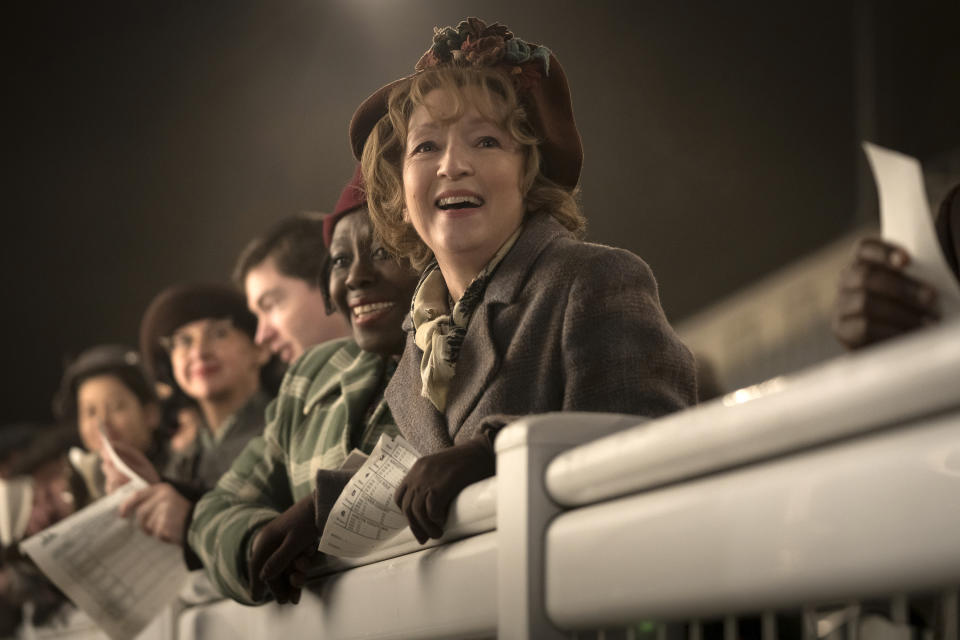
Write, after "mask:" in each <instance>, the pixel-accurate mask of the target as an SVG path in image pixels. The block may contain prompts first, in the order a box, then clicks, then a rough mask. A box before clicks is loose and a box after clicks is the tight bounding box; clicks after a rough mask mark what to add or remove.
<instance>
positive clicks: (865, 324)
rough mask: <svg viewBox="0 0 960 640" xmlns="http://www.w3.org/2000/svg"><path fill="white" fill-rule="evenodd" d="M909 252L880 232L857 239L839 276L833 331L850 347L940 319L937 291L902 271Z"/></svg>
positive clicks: (907, 330)
mask: <svg viewBox="0 0 960 640" xmlns="http://www.w3.org/2000/svg"><path fill="white" fill-rule="evenodd" d="M909 263H910V255H909V254H908V253H907V252H906V251H904V250H903V249H901V248H900V247H897V246H895V245H892V244H889V243H887V242H884V241H883V240H880V239H878V238H864V239H863V240H861V241H860V242H859V244H857V248H856V252H855V255H854V259H853V262H852V263H851V264H850V265H849V266H848V267H847V268H846V269H845V270H844V271H843V273H842V274H841V276H840V291H839V293H838V294H837V302H836V305H835V307H834V317H833V333H834V335H835V336H836V338H837V340H839V341H840V342H841V343H843V345H844V346H846V347H847V348H848V349H857V348H860V347H864V346H867V345H869V344H872V343H874V342H879V341H881V340H886V339H888V338H892V337H895V336H899V335H902V334H905V333H908V332H910V331H913V330H914V329H917V328H920V327H922V326H925V325H928V324H931V323H934V322H936V321H937V320H939V319H940V312H939V309H938V305H937V291H936V290H935V289H934V288H933V287H931V286H930V285H928V284H926V283H923V282H919V281H917V280H915V279H914V278H911V277H910V276H908V275H907V274H906V273H904V267H906V266H907V264H909Z"/></svg>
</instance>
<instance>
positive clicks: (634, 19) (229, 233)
mask: <svg viewBox="0 0 960 640" xmlns="http://www.w3.org/2000/svg"><path fill="white" fill-rule="evenodd" d="M6 13H7V15H6V17H5V18H4V26H3V30H4V31H5V32H6V33H5V37H4V43H5V44H4V45H3V46H4V48H5V49H7V51H6V53H5V55H4V62H5V64H4V69H5V73H4V80H5V81H4V84H5V85H6V86H5V91H4V95H5V96H6V99H5V101H6V103H7V107H8V113H9V115H8V117H7V125H8V134H7V136H5V139H6V140H7V141H8V144H7V145H6V146H7V154H6V155H7V157H8V161H7V166H8V167H9V168H10V169H8V170H12V171H11V173H9V174H8V181H9V182H8V186H9V190H8V198H7V202H8V206H7V207H6V211H5V214H4V220H5V223H6V224H5V226H6V233H5V234H4V250H3V260H4V264H3V267H4V268H3V272H4V275H5V286H4V299H5V305H4V306H5V312H4V313H3V336H4V337H5V338H6V349H5V351H6V358H5V359H4V362H5V366H4V373H5V376H6V377H7V380H6V385H5V386H6V389H5V390H6V393H5V394H4V397H5V400H4V403H3V407H2V415H0V422H4V423H5V422H10V421H13V420H20V419H45V418H47V417H49V403H50V397H51V395H52V393H53V391H54V389H55V387H56V384H57V381H58V379H59V376H60V371H61V366H62V362H63V358H64V357H65V356H67V355H69V354H75V353H77V352H78V351H79V350H81V349H83V348H85V347H87V346H90V345H93V344H96V343H100V342H105V341H109V342H124V343H128V344H135V341H136V336H137V329H138V324H139V321H140V316H141V314H142V312H143V310H144V308H145V306H146V304H147V303H148V302H149V300H150V299H151V298H152V297H153V296H154V295H155V294H156V293H157V292H158V291H159V290H160V289H161V288H162V287H164V286H166V285H168V284H171V283H174V282H180V281H188V280H190V281H192V280H225V279H226V278H227V277H228V276H229V273H230V269H231V266H232V264H233V261H234V259H235V257H236V255H237V253H238V252H239V251H240V249H241V248H242V247H243V245H244V244H245V243H246V242H247V241H248V240H249V239H250V238H251V237H253V236H254V235H255V234H257V233H259V232H260V231H262V230H263V229H264V228H265V227H266V226H267V225H268V224H269V223H271V222H272V221H273V220H276V219H277V218H280V217H282V216H285V215H288V214H291V213H294V212H296V211H302V210H320V211H323V210H329V208H330V207H331V206H332V205H333V203H334V202H335V200H336V197H337V195H338V192H339V189H340V188H341V186H342V184H343V183H344V181H345V180H346V179H347V178H348V177H349V175H350V172H351V170H352V162H353V161H352V159H351V157H350V153H349V149H348V145H347V134H346V126H347V122H348V120H349V118H350V115H351V114H352V112H353V109H354V107H355V106H356V105H357V104H359V102H360V101H361V100H362V99H363V98H364V97H366V96H367V95H368V94H369V93H371V92H372V91H373V90H375V89H376V88H377V87H379V86H380V85H381V84H383V83H385V82H387V81H390V80H393V79H395V78H397V77H399V76H401V75H405V74H407V73H409V72H410V71H411V70H412V67H413V64H414V62H415V61H416V60H417V58H418V57H419V55H420V54H421V53H422V52H423V51H424V50H425V49H426V48H427V46H428V45H429V44H430V38H431V33H432V27H433V26H434V25H443V24H456V22H457V21H458V20H459V19H461V18H463V17H464V16H466V15H478V16H480V17H482V18H484V19H486V20H488V21H495V20H498V21H501V22H503V23H505V24H507V25H508V26H509V27H511V29H513V31H514V32H515V33H516V34H517V35H519V36H521V37H523V38H525V39H527V40H529V41H533V42H538V43H543V44H546V45H547V46H549V47H550V48H551V49H553V51H554V52H555V53H556V55H557V57H558V58H559V60H560V61H561V62H562V63H563V65H564V68H565V70H566V72H567V75H568V77H569V79H570V82H571V86H572V89H573V99H574V106H575V110H576V115H577V120H578V124H579V126H580V130H581V133H582V136H583V140H584V146H585V154H586V160H585V167H584V173H583V181H582V184H583V202H584V206H585V210H586V213H587V217H588V219H589V221H590V228H589V237H590V238H591V239H593V240H596V241H599V242H604V243H609V244H616V245H620V246H623V247H626V248H629V249H631V250H632V251H634V252H636V253H638V254H639V255H641V256H642V257H643V258H645V259H646V260H647V261H648V262H649V263H650V264H651V266H652V267H653V270H654V272H655V273H656V275H657V277H658V279H659V282H660V286H661V295H662V300H663V304H664V307H665V308H666V310H667V313H668V315H669V316H670V318H671V319H672V320H674V321H678V320H682V319H683V318H684V317H687V316H689V315H690V314H692V313H694V312H697V311H701V310H703V309H704V308H706V307H708V306H709V305H710V304H712V303H715V302H717V301H719V300H722V299H724V298H725V297H726V296H729V295H730V294H731V293H733V292H735V291H737V290H739V289H741V288H742V287H744V286H746V285H748V284H750V283H751V282H754V281H755V280H756V279H757V278H760V277H762V276H763V275H764V274H767V273H770V272H771V271H773V270H776V269H778V268H779V267H782V266H783V265H786V264H789V263H791V262H792V261H794V260H796V259H798V258H799V257H801V256H804V255H805V254H807V253H809V252H810V251H813V250H815V249H816V248H818V247H820V246H822V245H824V244H825V243H827V242H829V241H830V240H832V239H834V238H837V237H838V236H840V235H841V234H843V233H845V232H846V231H847V230H849V229H850V228H852V227H854V226H856V225H858V224H861V223H863V222H865V221H869V220H871V219H873V218H874V217H875V215H876V214H875V209H876V204H875V196H874V195H873V190H874V187H873V183H872V179H871V178H870V176H869V173H868V172H867V171H866V164H865V162H864V161H863V159H862V157H861V156H862V154H861V151H860V149H859V140H860V139H869V140H872V141H875V142H878V143H880V144H883V145H886V146H890V147H892V148H895V149H899V150H901V151H904V152H907V153H910V154H913V155H916V156H918V157H919V158H920V159H921V160H922V161H924V163H925V164H929V165H931V166H934V167H939V166H944V163H946V164H949V161H945V160H944V158H951V157H955V156H951V155H950V154H951V153H955V152H956V150H957V149H958V148H960V34H958V31H960V2H957V1H956V0H952V1H947V0H943V1H940V2H911V3H905V2H896V3H895V2H888V3H884V2H868V1H866V0H863V1H859V2H849V3H847V2H809V3H770V2H761V1H755V0H751V1H744V2H736V3H713V2H706V1H701V2H693V1H687V2H683V1H680V2H671V3H664V2H654V1H647V0H636V1H632V2H590V3H587V2H573V1H557V0H536V1H527V2H517V1H516V0H512V1H505V0H487V1H485V2H466V1H460V0H444V1H442V2H441V1H437V0H430V1H427V0H403V1H400V0H283V1H279V2H277V1H275V2H266V1H262V2H254V1H251V0H229V1H226V0H202V1H201V0H195V1H192V2H191V1H183V0H162V1H161V0H138V1H137V2H97V1H87V2H82V3H77V2H59V3H29V4H24V5H23V6H19V7H17V6H16V5H14V6H13V7H11V8H10V9H9V10H8V11H7V12H6Z"/></svg>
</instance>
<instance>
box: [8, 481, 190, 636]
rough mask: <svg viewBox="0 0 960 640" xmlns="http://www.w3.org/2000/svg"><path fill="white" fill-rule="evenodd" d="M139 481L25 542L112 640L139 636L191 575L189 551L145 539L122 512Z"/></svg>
mask: <svg viewBox="0 0 960 640" xmlns="http://www.w3.org/2000/svg"><path fill="white" fill-rule="evenodd" d="M145 486H146V483H144V481H143V480H140V479H139V478H138V479H134V480H131V481H130V482H128V483H127V484H125V485H124V486H122V487H121V488H120V489H119V490H117V491H115V492H114V493H112V494H110V495H109V496H107V497H105V498H101V499H100V500H97V501H96V502H94V503H93V504H91V505H89V506H88V507H86V508H85V509H82V510H81V511H78V512H77V513H74V514H73V515H71V516H70V517H68V518H65V519H64V520H61V521H60V522H58V523H57V524H55V525H53V526H52V527H50V528H49V529H45V530H43V531H41V532H40V533H38V534H37V535H35V536H33V537H31V538H29V539H27V540H25V541H24V542H21V543H20V548H21V549H22V550H23V552H24V553H26V554H27V555H29V556H30V557H31V558H32V559H33V561H34V562H36V563H37V566H38V567H40V570H41V571H43V573H44V574H46V576H47V577H48V578H50V580H51V581H53V583H54V584H56V585H57V586H58V587H59V588H60V589H61V590H62V591H63V592H64V593H65V594H67V596H68V597H69V598H70V599H71V600H72V601H73V602H74V603H75V604H76V605H77V606H78V607H80V608H81V609H82V610H83V611H84V612H85V613H86V614H87V615H89V616H90V618H91V619H92V620H93V621H94V622H95V623H96V624H97V625H98V626H100V628H102V629H103V630H104V631H105V632H106V633H107V634H108V635H109V636H110V637H111V638H113V640H126V639H129V638H133V637H135V636H136V635H137V634H138V633H139V632H140V631H141V630H142V629H143V628H144V627H146V626H147V624H148V623H149V622H150V621H151V620H152V619H153V618H155V617H156V616H157V614H159V613H160V612H161V611H162V610H163V609H164V608H166V607H167V606H168V605H169V604H170V602H171V601H172V600H173V599H174V598H175V597H176V595H177V593H178V592H179V591H180V588H181V587H182V586H183V583H184V581H185V580H186V577H187V569H186V566H185V565H184V564H183V550H182V549H181V548H180V546H179V545H173V544H167V543H165V542H161V541H160V540H159V539H157V538H153V537H150V536H148V535H147V534H145V533H144V532H143V531H141V530H140V528H139V527H138V526H137V524H136V523H135V522H133V521H132V520H127V519H124V518H121V517H120V515H119V513H118V509H119V507H120V505H121V504H123V502H124V501H126V500H127V498H129V497H130V496H131V495H133V494H134V493H135V492H136V491H138V490H139V489H142V488H143V487H145Z"/></svg>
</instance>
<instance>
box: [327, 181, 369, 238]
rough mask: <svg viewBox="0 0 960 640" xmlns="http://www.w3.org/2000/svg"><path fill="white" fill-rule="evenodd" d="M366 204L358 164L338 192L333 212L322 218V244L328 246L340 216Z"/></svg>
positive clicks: (365, 195)
mask: <svg viewBox="0 0 960 640" xmlns="http://www.w3.org/2000/svg"><path fill="white" fill-rule="evenodd" d="M365 206H367V192H366V191H365V190H364V188H363V174H362V173H361V172H360V165H359V164H358V165H357V168H356V169H355V170H354V172H353V177H352V178H350V182H348V183H347V186H345V187H344V188H343V191H342V192H341V193H340V199H339V200H337V206H335V207H334V208H333V213H331V214H330V215H328V216H327V217H326V218H324V219H323V244H325V245H327V247H328V248H329V247H330V241H331V240H333V228H334V227H335V226H337V222H339V221H340V218H342V217H343V216H345V215H347V214H348V213H353V212H354V211H356V210H357V209H360V208H361V207H365Z"/></svg>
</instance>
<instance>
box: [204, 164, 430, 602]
mask: <svg viewBox="0 0 960 640" xmlns="http://www.w3.org/2000/svg"><path fill="white" fill-rule="evenodd" d="M323 236H324V242H325V244H326V245H327V246H328V247H329V249H330V259H329V262H328V265H327V267H326V269H325V271H326V274H325V276H326V277H324V278H323V279H322V287H323V290H324V295H325V297H326V299H327V301H328V308H330V307H331V306H332V307H335V308H336V309H337V310H338V311H339V312H340V313H341V314H343V316H344V318H345V319H346V320H347V321H348V322H349V323H350V326H351V329H352V333H353V337H352V339H342V340H334V341H330V342H326V343H323V344H320V345H318V346H315V347H313V348H312V349H310V350H308V351H307V352H305V353H304V355H303V356H302V357H301V358H299V359H298V360H297V362H296V363H294V365H293V366H292V368H291V369H290V370H289V371H288V372H287V376H286V378H284V383H283V385H282V386H281V389H280V394H279V396H278V397H277V400H276V402H275V403H274V404H273V405H271V410H270V420H269V422H268V424H267V427H266V429H265V430H264V437H263V438H262V439H258V440H255V441H254V442H253V443H251V444H250V446H248V447H247V448H246V449H245V450H244V451H243V453H242V454H241V455H240V457H239V458H238V459H237V460H236V462H235V463H234V464H233V467H232V468H231V469H230V471H229V472H228V473H227V475H226V476H225V477H224V480H223V482H221V483H220V484H219V485H218V486H217V487H216V488H215V489H214V490H213V491H211V492H209V493H208V494H207V495H205V496H204V497H203V499H202V500H201V501H200V503H199V504H198V505H197V508H196V511H195V513H194V518H193V522H192V523H191V525H190V532H189V540H190V544H191V546H192V547H193V548H194V549H195V550H196V551H197V553H198V554H199V555H200V556H201V558H202V559H203V563H204V565H205V566H206V568H207V574H208V575H209V576H210V577H211V579H212V580H213V581H214V582H215V583H216V584H217V586H218V587H219V588H220V589H221V591H223V592H224V593H225V594H227V595H229V596H230V597H232V598H234V599H236V600H239V601H240V602H244V603H246V604H254V603H259V602H263V601H264V600H265V599H266V598H267V597H268V595H270V594H269V593H268V592H267V591H268V589H267V588H269V591H270V592H271V593H272V595H273V597H274V598H275V599H277V600H278V601H280V602H285V601H287V600H292V601H296V600H297V597H298V595H297V593H298V590H297V588H296V587H295V586H293V585H291V583H290V580H289V578H290V574H291V571H290V569H291V566H292V564H293V562H294V560H295V559H296V557H297V556H298V555H299V554H300V553H307V552H309V551H310V550H316V548H317V543H318V541H319V536H320V532H321V531H322V528H323V524H324V522H325V521H326V517H327V513H328V512H329V509H330V508H331V507H332V506H333V502H335V501H336V499H337V497H338V496H339V494H340V491H341V490H342V488H343V486H344V485H345V484H346V481H347V479H348V478H349V476H350V474H349V473H348V472H339V471H336V470H337V469H339V467H340V466H341V465H342V464H343V462H344V461H345V460H346V459H347V456H348V455H349V454H350V452H351V450H353V449H354V448H358V449H360V450H361V451H364V452H366V453H369V452H370V451H371V450H372V449H373V447H374V446H376V443H377V440H378V439H379V438H380V436H381V434H387V435H395V434H396V427H395V425H394V422H393V418H392V416H391V415H390V411H389V410H388V409H387V405H386V402H385V401H384V399H383V391H384V388H385V387H386V386H387V382H388V381H389V380H390V377H391V375H392V374H393V371H394V369H395V368H396V363H397V361H398V360H399V357H400V354H401V353H402V351H403V344H404V338H405V336H404V333H403V330H402V329H401V327H400V325H401V322H402V321H403V317H404V316H405V315H406V311H407V309H408V308H409V305H410V297H411V295H412V293H413V288H414V286H416V283H417V274H416V272H415V271H413V270H412V269H411V268H410V265H409V264H408V263H407V262H406V261H398V260H396V259H394V258H393V257H392V256H391V255H389V254H388V253H387V252H386V251H385V250H384V249H383V247H382V246H381V245H380V243H379V241H378V240H377V239H376V238H375V237H374V235H373V230H372V226H371V224H370V218H369V215H368V214H367V210H366V202H365V199H364V193H363V190H362V189H360V188H359V172H358V173H357V174H355V175H354V177H353V179H352V180H351V181H350V183H349V184H348V185H347V186H346V188H345V189H344V190H343V194H342V195H341V197H340V200H339V202H338V203H337V206H336V208H335V209H334V212H333V213H332V214H331V215H329V216H327V217H326V218H325V220H324V229H323ZM330 303H332V305H331V304H330Z"/></svg>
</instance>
